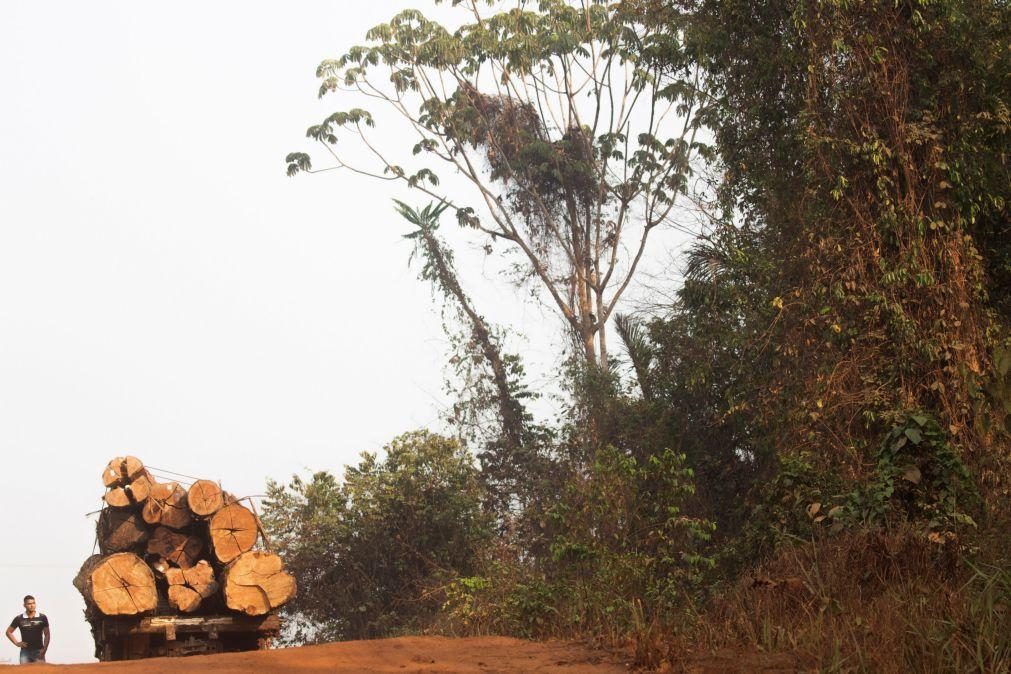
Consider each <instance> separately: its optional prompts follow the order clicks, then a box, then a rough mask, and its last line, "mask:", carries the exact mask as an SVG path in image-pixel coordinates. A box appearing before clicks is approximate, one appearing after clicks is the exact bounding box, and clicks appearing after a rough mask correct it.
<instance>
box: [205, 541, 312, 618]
mask: <svg viewBox="0 0 1011 674" xmlns="http://www.w3.org/2000/svg"><path fill="white" fill-rule="evenodd" d="M222 586H223V588H224V595H225V604H226V605H227V606H228V608H230V609H232V610H233V611H239V612H241V613H245V614H246V615H266V614H267V613H269V612H271V611H273V610H274V609H276V608H279V607H281V606H283V605H284V604H285V603H287V602H288V601H289V600H290V599H291V598H292V597H294V596H295V592H296V587H295V579H294V578H293V577H292V576H291V574H289V573H287V572H286V571H285V570H284V565H283V564H282V563H281V558H280V557H278V556H277V555H275V554H274V553H272V552H266V551H264V550H253V551H250V552H246V553H243V554H242V555H240V556H239V557H238V558H236V559H235V561H233V562H232V563H231V564H229V565H228V567H227V568H226V569H225V572H224V574H223V576H222Z"/></svg>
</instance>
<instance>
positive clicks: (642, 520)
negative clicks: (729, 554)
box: [446, 448, 715, 637]
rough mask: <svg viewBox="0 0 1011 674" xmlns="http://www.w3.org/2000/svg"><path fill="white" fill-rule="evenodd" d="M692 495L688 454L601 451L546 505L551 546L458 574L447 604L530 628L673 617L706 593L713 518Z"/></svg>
mask: <svg viewBox="0 0 1011 674" xmlns="http://www.w3.org/2000/svg"><path fill="white" fill-rule="evenodd" d="M693 494H694V486H693V484H692V474H691V470H689V469H688V468H686V467H685V465H684V457H683V456H681V455H678V454H676V453H674V452H672V451H665V452H662V453H660V454H658V455H655V456H652V457H650V458H649V459H647V460H643V461H640V460H637V459H635V458H633V457H631V456H629V455H627V454H624V453H622V452H620V451H618V450H616V449H613V448H608V449H604V450H601V451H600V452H598V454H597V456H596V457H595V460H594V462H593V464H592V466H591V468H590V470H589V472H588V473H587V474H585V475H576V476H573V477H572V478H571V479H570V480H569V482H568V484H567V486H566V488H565V492H564V494H563V495H562V497H561V498H560V499H559V500H558V502H557V503H555V504H554V505H552V506H550V507H549V508H548V509H547V510H546V511H545V512H544V514H543V517H544V518H545V523H544V526H545V528H546V529H547V530H548V532H549V533H548V534H547V537H548V540H549V544H548V546H547V553H546V554H545V555H544V556H542V557H539V558H537V559H533V560H531V559H525V560H524V559H515V558H514V559H512V560H508V559H506V560H503V559H497V560H495V561H490V562H488V566H487V572H486V573H485V574H483V575H482V576H481V577H479V578H471V579H461V580H458V581H457V582H456V583H455V584H454V585H453V587H452V588H451V590H450V591H449V593H448V594H447V597H448V602H447V605H446V610H447V612H448V615H449V618H450V619H451V621H452V624H453V625H454V626H455V628H456V629H460V630H464V631H468V632H487V631H491V632H505V633H509V634H516V635H520V636H526V637H538V636H540V637H543V636H549V635H555V636H558V635H569V636H571V635H574V634H598V635H606V634H613V633H615V632H622V631H628V630H631V629H632V628H633V625H634V623H635V621H636V620H641V619H642V616H643V614H646V615H647V617H648V619H649V620H656V621H658V622H663V623H669V622H672V621H673V620H674V619H675V618H676V617H677V616H678V615H680V613H681V612H683V611H685V610H687V609H688V607H690V606H691V605H692V604H693V603H694V602H695V601H697V600H698V599H699V597H700V596H701V593H702V590H703V588H704V585H705V579H706V576H707V574H708V573H709V571H710V570H711V569H712V568H713V565H714V562H713V560H712V558H711V557H709V556H708V555H707V554H706V553H705V549H706V545H707V542H708V541H709V540H710V539H711V536H712V533H713V531H714V530H715V526H714V525H713V524H712V523H711V522H709V521H707V520H704V519H700V518H696V517H691V516H688V515H687V514H685V512H684V510H683V508H684V504H685V502H686V501H687V500H688V499H690V498H691V496H692V495H693Z"/></svg>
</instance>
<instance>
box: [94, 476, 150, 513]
mask: <svg viewBox="0 0 1011 674" xmlns="http://www.w3.org/2000/svg"><path fill="white" fill-rule="evenodd" d="M153 486H154V478H152V477H151V475H150V474H149V473H148V472H147V471H146V470H144V469H143V468H141V472H140V473H138V474H136V475H134V477H131V478H123V479H122V480H121V484H119V485H118V486H115V487H113V488H111V489H110V490H109V491H107V492H106V493H105V497H104V498H105V502H106V503H107V504H109V505H110V506H112V507H113V508H129V507H130V506H135V505H138V504H140V503H144V502H145V501H146V500H147V499H148V496H149V495H150V494H151V489H152V488H153Z"/></svg>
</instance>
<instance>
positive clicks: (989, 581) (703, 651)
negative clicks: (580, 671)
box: [639, 530, 1011, 672]
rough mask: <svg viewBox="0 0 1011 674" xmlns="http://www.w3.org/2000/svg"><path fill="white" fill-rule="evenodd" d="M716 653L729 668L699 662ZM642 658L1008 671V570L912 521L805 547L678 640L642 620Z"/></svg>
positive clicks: (734, 664) (762, 571)
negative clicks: (972, 557) (938, 540)
mask: <svg viewBox="0 0 1011 674" xmlns="http://www.w3.org/2000/svg"><path fill="white" fill-rule="evenodd" d="M714 654H715V657H717V661H719V660H720V659H721V658H722V661H724V662H725V663H726V664H727V667H720V666H718V665H712V666H710V665H706V664H705V663H707V662H709V663H712V662H713V658H714ZM721 654H722V655H721ZM639 655H640V661H641V662H642V663H643V664H644V665H647V666H653V667H656V666H657V665H658V664H659V663H661V662H666V663H667V664H666V666H667V667H670V668H673V669H675V670H681V671H746V670H747V669H748V667H749V665H748V664H745V663H749V662H750V663H754V664H755V666H756V667H757V668H760V669H765V667H764V666H760V665H759V661H757V660H754V659H753V658H755V657H758V656H759V655H761V656H762V657H765V658H768V657H771V656H780V659H778V660H777V661H776V664H775V665H774V666H773V667H772V668H773V669H776V670H778V671H790V670H792V669H795V670H801V671H827V672H851V671H856V672H863V671H866V672H943V671H957V672H1009V671H1011V569H1009V568H1008V567H1007V566H1003V567H998V566H990V565H980V564H976V565H972V564H969V563H959V561H958V558H957V555H956V554H955V552H954V551H953V550H950V549H945V548H943V547H940V546H938V545H937V544H935V543H931V542H930V541H928V540H927V539H926V538H925V537H924V536H923V535H922V533H917V532H914V531H911V530H901V531H897V532H891V533H883V532H860V533H853V534H849V535H846V536H842V537H839V538H836V539H833V540H828V541H820V542H818V543H816V544H815V543H807V544H802V545H798V546H795V547H793V548H790V549H788V550H786V551H784V552H783V553H782V554H780V555H779V556H778V557H777V558H775V559H773V560H771V561H770V562H768V563H767V564H764V565H763V566H761V567H760V568H758V569H757V570H756V572H755V573H754V574H752V575H751V576H750V577H748V578H745V579H742V581H741V582H740V583H738V585H737V586H735V587H733V588H732V589H730V590H729V591H727V592H726V593H724V594H723V595H721V596H720V597H718V598H716V599H714V600H713V601H712V602H710V604H709V605H708V606H707V607H705V609H704V611H703V612H702V613H701V614H700V615H699V616H698V619H697V620H695V621H693V624H692V625H691V626H690V627H688V628H687V629H685V630H684V631H682V632H681V633H679V634H678V635H677V636H676V637H674V638H673V639H671V638H670V637H669V635H668V637H667V638H666V639H663V638H660V635H659V634H658V631H657V630H656V629H655V626H652V627H651V628H648V629H643V630H642V634H641V639H640V649H639ZM784 657H785V658H787V663H792V664H789V666H787V664H784V660H783V659H782V658H784ZM742 667H743V669H742Z"/></svg>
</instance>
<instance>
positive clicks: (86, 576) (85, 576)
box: [74, 555, 104, 617]
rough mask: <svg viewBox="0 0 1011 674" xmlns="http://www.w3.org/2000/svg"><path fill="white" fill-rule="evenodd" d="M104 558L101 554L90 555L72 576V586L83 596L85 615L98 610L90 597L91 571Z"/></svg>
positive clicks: (91, 614) (93, 613)
mask: <svg viewBox="0 0 1011 674" xmlns="http://www.w3.org/2000/svg"><path fill="white" fill-rule="evenodd" d="M103 559H104V556H103V555H92V556H91V557H88V558H87V559H86V560H84V564H82V565H81V570H80V571H78V572H77V575H76V576H74V587H76V588H77V591H78V592H80V593H81V596H82V597H84V605H85V611H84V612H85V615H87V616H89V617H90V616H93V615H95V614H96V613H97V612H98V609H97V608H96V607H95V602H94V601H92V599H91V572H92V571H94V570H95V567H96V566H98V564H99V563H100V562H101V561H102V560H103Z"/></svg>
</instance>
